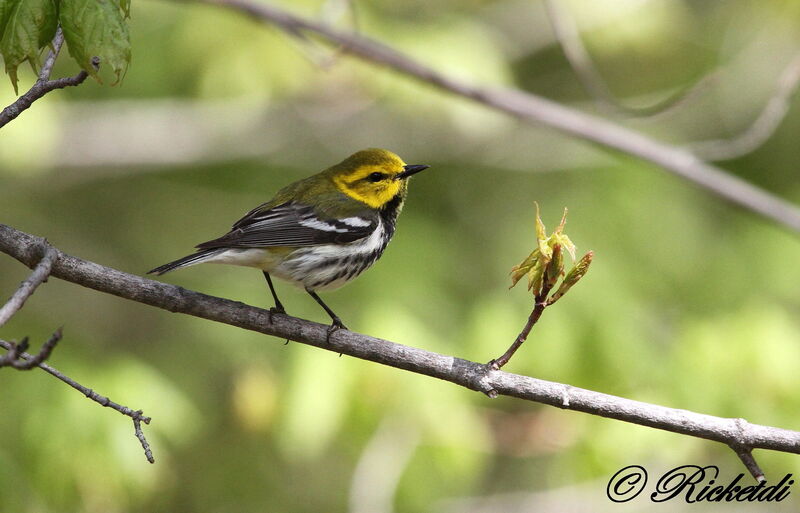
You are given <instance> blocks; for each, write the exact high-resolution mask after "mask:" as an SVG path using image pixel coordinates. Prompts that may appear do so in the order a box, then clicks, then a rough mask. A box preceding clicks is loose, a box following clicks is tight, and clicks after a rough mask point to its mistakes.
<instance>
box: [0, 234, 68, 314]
mask: <svg viewBox="0 0 800 513" xmlns="http://www.w3.org/2000/svg"><path fill="white" fill-rule="evenodd" d="M56 258H58V253H57V252H56V251H55V250H53V249H52V248H48V249H47V251H45V253H44V256H42V258H41V260H39V263H37V264H36V268H34V270H33V272H32V273H31V275H30V276H29V277H28V279H26V280H25V281H23V282H22V283H21V284H20V285H19V288H18V289H17V291H16V292H14V294H13V295H12V296H11V297H10V298H9V300H8V301H7V302H6V304H4V305H3V306H2V308H0V326H2V325H4V324H5V323H7V322H8V320H9V319H11V317H12V316H13V315H14V314H15V313H17V312H18V311H19V309H20V308H22V305H24V304H25V301H27V300H28V298H29V297H31V295H32V294H33V292H34V291H35V290H36V287H38V286H39V285H41V284H42V283H44V282H45V281H46V280H47V277H48V276H50V270H51V269H52V267H53V262H55V260H56Z"/></svg>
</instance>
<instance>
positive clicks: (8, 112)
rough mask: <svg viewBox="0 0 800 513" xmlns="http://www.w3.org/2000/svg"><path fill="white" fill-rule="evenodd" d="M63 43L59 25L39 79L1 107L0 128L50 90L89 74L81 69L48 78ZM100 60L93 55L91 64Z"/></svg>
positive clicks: (60, 87)
mask: <svg viewBox="0 0 800 513" xmlns="http://www.w3.org/2000/svg"><path fill="white" fill-rule="evenodd" d="M63 44H64V34H63V33H62V32H61V27H58V29H57V30H56V36H55V38H53V43H52V45H53V49H52V50H50V53H49V54H47V58H46V59H45V61H44V65H43V66H42V69H41V71H40V73H39V79H38V80H37V81H36V83H35V84H33V87H31V88H30V89H29V90H28V92H27V93H25V94H23V95H22V96H20V97H19V98H17V101H15V102H14V103H12V104H11V105H9V106H8V107H6V108H5V109H3V111H2V112H0V128H2V127H4V126H5V125H7V124H8V123H9V122H10V121H12V120H14V119H16V117H17V116H19V115H20V114H22V112H23V111H25V110H26V109H27V108H28V107H30V106H31V105H33V102H35V101H36V100H38V99H39V98H41V97H42V96H44V95H46V94H47V93H49V92H50V91H54V90H56V89H63V88H65V87H70V86H77V85H80V84H82V83H83V81H84V80H86V78H87V77H88V76H89V74H88V73H87V72H86V71H84V70H81V71H80V72H79V73H78V74H77V75H75V76H72V77H64V78H58V79H55V80H50V72H51V70H52V69H53V64H54V63H55V62H56V58H57V57H58V52H60V51H61V45H63ZM99 63H100V61H99V60H98V59H97V57H95V58H94V59H92V64H94V65H95V66H97V65H99Z"/></svg>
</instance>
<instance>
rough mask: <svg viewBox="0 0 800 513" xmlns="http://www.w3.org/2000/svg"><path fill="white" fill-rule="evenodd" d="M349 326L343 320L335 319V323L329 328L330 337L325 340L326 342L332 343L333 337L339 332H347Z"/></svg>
mask: <svg viewBox="0 0 800 513" xmlns="http://www.w3.org/2000/svg"><path fill="white" fill-rule="evenodd" d="M346 329H347V326H345V325H344V323H343V322H342V320H341V319H340V318H338V317H334V318H333V322H332V323H331V325H330V326H328V336H327V337H326V338H325V342H327V343H330V341H331V335H333V334H334V333H336V332H337V331H339V330H346Z"/></svg>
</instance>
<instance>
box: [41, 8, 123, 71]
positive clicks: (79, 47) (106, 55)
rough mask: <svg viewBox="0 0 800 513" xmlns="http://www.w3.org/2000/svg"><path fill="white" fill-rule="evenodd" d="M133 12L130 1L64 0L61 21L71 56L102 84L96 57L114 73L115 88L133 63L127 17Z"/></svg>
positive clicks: (60, 14)
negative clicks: (93, 61) (130, 11)
mask: <svg viewBox="0 0 800 513" xmlns="http://www.w3.org/2000/svg"><path fill="white" fill-rule="evenodd" d="M26 1H28V0H26ZM129 9H130V2H129V1H128V0H61V9H60V12H59V14H58V19H59V21H60V22H61V28H62V30H63V31H64V39H65V40H66V42H67V46H68V48H69V54H70V55H71V56H72V58H73V59H75V60H76V61H77V62H78V64H79V65H80V67H81V68H83V69H84V70H86V72H87V73H89V74H90V75H91V76H93V77H94V78H95V79H97V81H98V82H102V81H101V79H100V76H99V75H98V73H97V69H96V68H95V66H94V65H93V64H92V59H93V58H94V57H98V58H99V60H100V66H101V67H102V68H103V69H107V70H111V72H112V73H113V74H114V77H115V79H114V81H113V82H112V85H114V84H116V83H118V82H119V81H120V79H121V78H122V76H124V74H125V71H126V70H127V69H128V64H129V63H130V62H131V42H130V37H129V36H128V25H127V24H126V23H125V20H124V18H123V16H127V14H128V10H129ZM123 11H124V12H123Z"/></svg>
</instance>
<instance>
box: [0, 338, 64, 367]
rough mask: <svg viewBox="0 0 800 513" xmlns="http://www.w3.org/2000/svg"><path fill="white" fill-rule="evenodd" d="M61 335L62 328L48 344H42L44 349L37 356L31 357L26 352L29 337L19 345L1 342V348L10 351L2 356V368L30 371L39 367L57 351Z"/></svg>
mask: <svg viewBox="0 0 800 513" xmlns="http://www.w3.org/2000/svg"><path fill="white" fill-rule="evenodd" d="M61 333H62V328H58V329H57V330H56V331H55V332H54V333H53V334H52V335H50V338H49V339H47V342H45V343H44V344H42V348H41V349H40V350H39V352H38V353H36V355H29V354H28V353H26V352H25V351H27V350H28V337H25V338H23V339H22V342H20V343H18V344H15V343H14V342H6V341H5V340H0V346H2V347H4V348H5V349H7V350H8V352H7V353H6V354H5V355H3V356H0V367H14V368H15V369H18V370H30V369H32V368H34V367H38V366H39V364H41V363H42V362H43V361H45V360H47V359H48V358H50V354H51V353H52V352H53V349H55V347H56V344H58V342H59V341H60V340H61V336H62V335H61ZM26 355H27V356H26Z"/></svg>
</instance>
